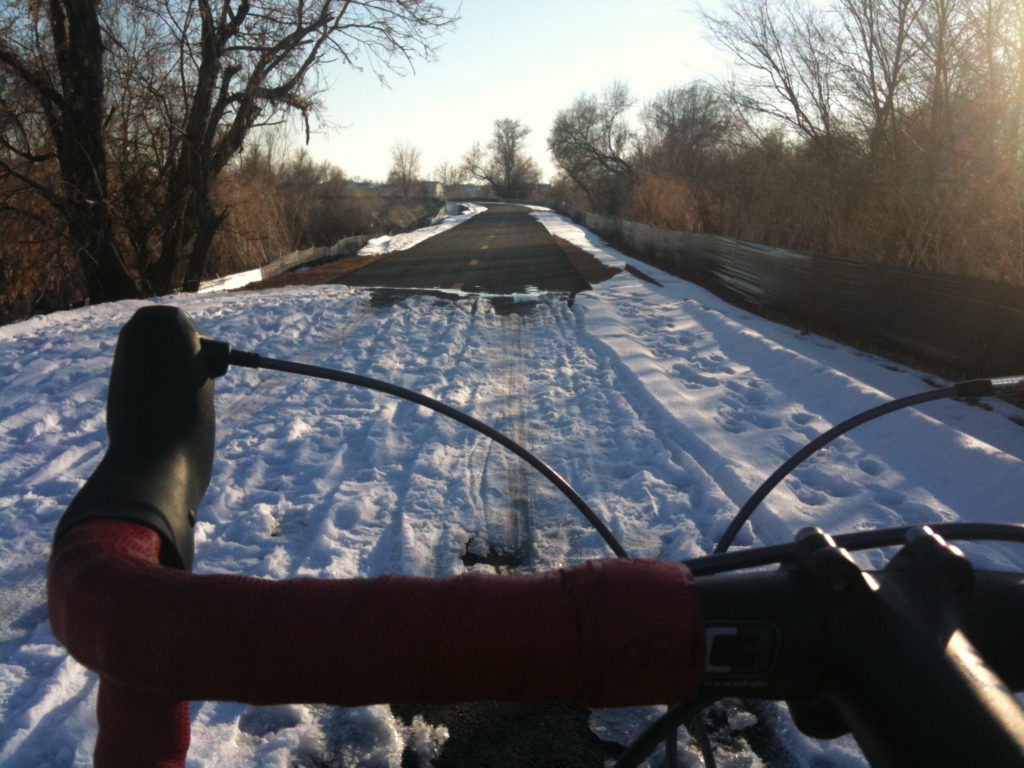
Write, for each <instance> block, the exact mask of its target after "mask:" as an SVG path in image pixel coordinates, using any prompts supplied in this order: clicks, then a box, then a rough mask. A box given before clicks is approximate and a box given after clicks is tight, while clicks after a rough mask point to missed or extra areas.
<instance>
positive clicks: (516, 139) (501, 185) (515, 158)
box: [462, 118, 540, 198]
mask: <svg viewBox="0 0 1024 768" xmlns="http://www.w3.org/2000/svg"><path fill="white" fill-rule="evenodd" d="M529 133H530V129H529V128H528V127H526V126H525V125H523V124H522V123H521V122H520V121H518V120H513V119H511V118H503V119H500V120H495V121H494V133H493V134H492V136H491V140H490V142H489V143H488V144H487V154H486V155H485V154H484V151H483V149H481V147H480V145H479V144H475V145H474V146H473V147H472V148H471V149H470V150H469V152H467V153H466V155H465V156H464V157H463V161H462V167H463V169H464V170H465V173H466V175H467V176H469V177H471V178H474V179H478V180H480V181H483V182H486V183H487V184H489V185H490V187H491V189H492V190H493V191H494V194H496V195H499V196H501V197H510V198H523V197H527V196H528V195H529V194H530V192H531V191H532V190H533V188H534V187H535V186H536V185H537V183H538V182H539V181H540V168H539V167H538V166H537V163H536V161H535V160H534V159H533V158H532V157H530V156H529V155H527V154H526V146H525V140H526V137H527V136H528V135H529Z"/></svg>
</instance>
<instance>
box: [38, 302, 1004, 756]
mask: <svg viewBox="0 0 1024 768" xmlns="http://www.w3.org/2000/svg"><path fill="white" fill-rule="evenodd" d="M179 315H180V316H179ZM138 316H139V318H141V319H133V321H134V322H133V323H130V325H131V326H132V328H131V329H130V330H129V329H128V326H126V330H124V331H123V332H122V336H121V339H120V340H119V345H118V352H117V353H116V356H115V366H114V371H113V372H112V385H111V390H110V401H109V403H108V419H109V420H110V423H111V426H112V427H115V428H117V429H113V428H112V430H111V446H112V448H113V447H116V446H114V443H115V438H120V433H119V432H118V431H117V430H118V429H120V428H121V427H120V425H121V424H122V422H124V423H129V422H131V424H134V423H135V422H134V421H132V420H131V419H127V417H125V416H124V414H129V415H133V414H135V411H134V410H131V409H126V408H125V403H123V402H121V401H122V400H127V401H128V403H129V404H133V405H137V406H138V408H137V409H136V410H139V412H140V413H142V412H146V413H149V412H150V411H153V409H154V408H157V407H158V406H160V403H158V402H157V401H158V400H160V399H161V398H163V397H165V396H166V397H168V398H170V399H174V400H176V402H177V406H178V407H177V410H175V411H174V418H173V419H170V418H169V417H168V418H165V419H164V420H163V421H156V422H152V423H150V422H145V423H144V424H143V422H141V421H140V422H139V423H140V424H143V426H146V427H147V428H150V429H152V428H154V427H153V425H154V424H155V425H156V428H159V429H160V430H162V431H164V432H166V433H167V435H169V437H168V441H169V442H170V443H171V444H173V445H174V446H175V448H174V451H172V452H171V453H170V454H168V453H167V452H166V451H164V452H159V451H158V452H155V453H154V454H153V456H152V457H149V456H143V457H142V458H141V459H140V458H139V457H137V456H135V455H134V454H133V453H132V452H131V451H127V450H125V451H122V453H125V454H126V456H125V457H121V458H119V459H118V460H119V461H120V462H121V464H123V465H124V467H127V468H128V469H129V470H131V472H128V470H124V471H121V470H118V471H119V472H120V474H118V473H117V472H114V470H109V468H108V470H109V471H107V472H106V475H109V477H107V476H106V475H104V476H103V477H100V478H99V480H97V479H96V478H90V481H89V483H87V486H86V488H85V489H83V491H82V492H81V493H80V495H79V497H78V498H77V499H76V501H75V502H73V503H72V506H71V507H69V509H68V511H67V512H66V513H65V516H64V518H62V521H61V524H60V527H59V529H58V532H57V538H60V537H61V536H62V535H63V534H64V533H66V531H68V530H69V529H70V528H71V527H73V526H77V525H78V524H79V523H82V522H88V521H90V520H96V519H120V520H128V521H131V522H138V523H141V524H142V525H144V526H147V527H150V528H152V529H153V530H155V531H156V532H157V533H158V534H160V536H161V537H162V539H163V541H164V547H165V549H167V550H168V551H169V552H170V555H171V556H169V557H168V558H167V560H168V562H169V563H170V564H172V565H173V564H176V565H177V566H178V567H184V568H185V569H186V570H187V569H188V567H189V565H190V562H191V552H192V549H191V527H192V524H193V523H194V516H193V513H194V509H195V504H196V503H197V498H194V497H196V496H201V494H202V491H203V490H204V489H205V487H206V482H208V480H209V470H208V464H209V461H211V460H212V453H211V452H212V419H213V414H212V383H211V380H212V379H213V378H215V377H217V376H220V375H223V374H224V373H225V371H226V369H227V366H228V364H229V362H236V363H238V361H237V359H232V358H231V356H230V354H231V350H230V348H228V347H227V345H225V344H223V343H222V342H210V341H209V340H207V339H204V338H203V337H201V336H200V335H199V332H198V329H197V328H196V327H195V325H194V324H193V323H191V321H190V320H188V319H187V318H186V317H185V316H184V315H183V314H182V313H179V312H178V311H177V310H173V309H172V308H169V307H161V308H158V309H154V308H150V309H149V310H148V311H147V310H146V309H143V310H140V311H139V313H138ZM168 339H170V340H171V341H173V342H174V343H173V344H170V343H168V344H166V345H165V342H166V341H167V340H168ZM162 345H165V346H166V349H167V350H170V351H167V352H166V354H165V353H164V352H163V351H162V352H161V353H160V354H155V353H154V348H156V349H160V348H161V346H162ZM140 360H144V361H145V362H139V361H140ZM243 364H244V363H243ZM179 369H180V370H179ZM318 370H319V369H318ZM197 371H199V373H197ZM168 372H170V373H171V374H180V375H178V378H174V377H173V376H171V377H168ZM299 372H301V371H299ZM136 374H138V375H136ZM200 374H201V375H200ZM179 379H180V382H181V383H176V382H179ZM1007 381H1008V382H1009V383H1008V384H1007V385H1006V386H1013V387H1017V388H1019V387H1020V386H1021V380H1020V379H1013V380H1007ZM169 382H170V383H169ZM356 383H358V382H356ZM115 384H116V385H117V386H116V387H115ZM169 387H170V388H172V389H173V390H174V391H173V392H170V393H169V394H168V388H169ZM179 390H181V391H179ZM125 393H127V394H125ZM399 394H401V393H399ZM402 396H404V395H402ZM431 402H433V401H431ZM140 409H141V410H140ZM133 418H135V417H134V415H133ZM140 418H141V417H140ZM126 419H127V421H126ZM179 421H180V422H181V423H182V424H186V425H193V426H190V427H189V428H188V429H185V428H184V427H180V425H179V423H178V422H179ZM164 422H166V423H164ZM142 428H143V427H138V428H136V427H134V426H133V427H132V430H134V431H130V432H129V431H126V430H123V429H122V430H121V431H124V432H125V434H126V435H127V437H123V438H120V439H121V440H122V442H125V443H132V444H134V443H135V442H139V441H143V442H144V441H145V435H141V434H139V435H137V434H136V432H138V431H139V429H142ZM168 456H169V457H170V458H168ZM114 458H118V457H116V456H115V457H114ZM104 461H105V462H106V461H108V459H106V458H105V460H104ZM140 462H142V463H140ZM113 463H116V462H113ZM118 466H120V465H118ZM136 466H142V467H144V468H146V471H147V472H149V473H150V474H152V475H153V476H154V477H156V476H157V475H159V476H160V477H163V476H164V475H166V476H167V477H178V476H179V475H178V474H174V472H179V474H180V467H185V468H187V470H188V472H187V473H186V475H185V476H187V477H192V478H193V479H194V482H192V483H191V486H195V487H194V488H192V490H190V491H189V493H188V494H187V495H183V494H180V493H178V494H175V493H171V492H170V491H168V490H167V488H164V487H163V486H162V485H160V484H159V483H156V484H153V483H141V482H137V479H136V478H135V477H134V474H132V473H133V472H134V471H135V470H133V469H132V468H133V467H136ZM103 467H104V465H103V464H101V467H100V469H99V470H98V471H97V472H98V474H100V475H102V474H103V473H102V471H101V470H103ZM168 467H169V469H168ZM126 473H127V474H132V476H131V477H128V476H127V475H126ZM161 473H162V474H161ZM188 473H191V474H188ZM164 485H174V483H170V484H168V483H164ZM150 486H153V487H155V488H156V490H152V489H151V487H150ZM191 486H190V487H191ZM111 489H113V490H111ZM172 490H173V489H172ZM108 496H110V497H111V498H113V497H115V496H116V497H117V498H116V499H114V501H116V502H117V503H118V504H121V502H123V497H126V496H127V497H129V498H130V499H131V500H132V503H133V504H134V507H133V508H132V509H131V510H129V511H128V512H125V511H124V510H123V509H121V510H120V511H117V510H113V507H111V503H110V501H109V500H108V498H107V497H108ZM179 497H181V498H179ZM118 500H120V501H118ZM85 502H89V503H88V504H86V503H85ZM76 504H77V505H78V507H76ZM118 509H120V507H119V508H118ZM112 510H113V511H112ZM154 521H155V522H154ZM951 530H952V528H951ZM957 530H960V529H956V530H954V533H955V532H956V531H957ZM992 530H994V531H995V535H990V536H988V537H989V538H1005V539H1016V540H1018V541H1020V540H1024V526H1002V527H1000V526H993V527H992V528H991V529H990V528H986V527H985V526H984V525H978V524H971V525H967V526H964V527H963V531H964V532H965V533H968V532H969V533H970V534H971V535H979V534H980V535H982V536H983V537H984V535H985V534H986V532H987V533H992ZM1007 531H1009V533H1006V532H1007ZM899 534H900V537H901V538H902V541H901V542H899V543H900V545H901V547H902V548H901V549H900V551H899V552H898V554H896V555H895V556H894V557H893V558H892V560H891V561H890V562H889V564H888V566H887V567H886V568H885V569H884V570H882V571H877V572H871V571H862V570H861V569H860V568H859V567H858V566H857V565H856V563H855V562H854V561H853V559H852V558H851V556H850V555H849V553H848V552H847V551H846V550H845V549H843V547H842V546H840V545H839V544H837V543H836V540H835V539H833V538H831V537H830V536H828V535H826V534H824V533H822V532H821V531H819V530H817V529H807V530H805V531H802V532H801V533H800V534H799V535H798V536H797V538H796V541H795V543H794V544H791V545H787V546H784V547H770V548H764V549H763V550H748V551H745V552H739V553H730V554H722V555H712V556H709V557H706V558H699V559H696V560H693V561H690V562H689V563H688V564H687V565H689V566H691V567H692V571H693V573H695V574H696V576H697V579H696V589H697V590H698V592H699V599H700V604H701V606H702V608H703V617H704V618H703V621H704V633H703V634H704V638H705V644H706V655H705V664H704V669H703V674H704V680H703V684H702V687H701V690H700V693H699V695H698V696H697V697H696V698H697V699H698V700H699V701H711V700H714V699H717V698H723V697H736V696H739V697H747V698H759V699H771V700H783V701H786V702H788V703H789V706H790V711H791V713H792V715H793V719H794V721H795V723H796V724H797V726H798V727H799V728H800V729H801V730H803V731H804V732H805V733H807V734H809V735H811V736H816V737H820V738H834V737H836V736H839V735H841V734H844V733H847V732H851V733H853V735H854V736H855V738H856V739H857V741H858V743H860V745H861V747H862V749H863V750H864V753H865V755H866V756H867V757H868V759H869V761H870V762H871V764H872V765H873V766H906V765H910V766H914V765H931V764H941V765H946V764H972V763H976V762H977V761H978V758H979V755H980V754H982V753H983V754H984V756H985V760H986V761H987V762H988V763H989V764H994V765H1024V710H1022V709H1021V707H1020V706H1019V705H1018V703H1017V702H1016V700H1015V699H1014V698H1013V696H1012V695H1011V693H1010V689H1012V690H1017V691H1019V690H1024V653H1022V650H1024V643H1022V641H1024V575H1022V574H1017V573H995V572H989V571H978V570H975V569H973V567H972V566H971V564H970V562H969V561H968V560H967V558H966V557H964V556H963V554H962V553H960V552H959V550H957V549H956V548H955V547H952V546H950V545H949V544H947V543H946V541H945V540H944V539H943V538H942V537H941V536H940V535H938V534H937V533H936V532H935V531H933V530H932V529H930V528H928V527H924V526H922V527H916V528H907V529H902V530H900V531H899ZM856 536H861V538H864V536H863V535H862V534H857V535H856ZM839 538H840V542H841V543H842V542H845V541H847V540H850V541H852V537H850V536H847V537H839ZM862 543H863V542H862ZM893 543H896V542H894V541H892V540H891V539H890V538H887V537H886V536H881V535H879V536H875V537H874V538H870V537H869V540H868V543H867V544H865V546H883V545H891V544H893ZM772 563H781V564H780V565H779V566H778V567H776V568H774V569H771V570H765V569H763V568H762V569H761V570H737V569H741V568H749V567H751V566H764V565H768V564H772ZM688 594H691V595H692V592H690V593H688ZM694 671H695V672H700V670H694ZM679 711H682V710H679ZM629 764H634V763H629Z"/></svg>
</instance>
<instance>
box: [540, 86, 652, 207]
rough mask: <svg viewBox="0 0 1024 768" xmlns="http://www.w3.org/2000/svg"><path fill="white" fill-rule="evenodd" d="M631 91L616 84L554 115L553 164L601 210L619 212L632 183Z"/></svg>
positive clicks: (549, 140)
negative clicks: (629, 116) (629, 120)
mask: <svg viewBox="0 0 1024 768" xmlns="http://www.w3.org/2000/svg"><path fill="white" fill-rule="evenodd" d="M632 106H633V99H632V97H631V96H630V93H629V88H628V87H627V86H626V84H625V83H622V82H615V83H613V84H612V85H611V86H609V87H608V88H607V89H606V90H605V91H604V93H602V94H601V95H600V96H588V95H586V94H584V95H581V96H579V97H578V98H577V99H576V101H575V102H574V103H573V105H572V106H571V107H569V108H568V109H564V110H562V111H560V112H559V113H558V115H557V116H556V117H555V122H554V125H553V126H552V128H551V133H550V134H549V135H548V149H549V150H550V151H551V156H552V157H553V158H554V160H555V164H556V165H557V166H558V167H559V168H560V169H561V170H562V171H563V172H564V173H565V175H566V176H568V177H569V178H570V179H571V180H572V182H573V183H574V184H576V185H577V186H578V187H579V188H580V189H582V190H583V191H584V193H586V195H587V197H588V198H589V199H590V201H591V204H592V205H594V206H595V207H596V208H597V209H599V210H601V211H602V212H607V213H613V212H615V211H617V210H618V209H619V208H620V207H621V205H622V203H623V201H624V199H625V197H626V196H627V195H628V193H629V188H630V186H631V184H632V179H633V173H634V168H633V163H632V161H631V159H630V157H629V155H630V154H631V150H632V145H633V144H634V143H635V138H636V137H635V135H634V133H633V131H632V130H631V128H630V127H629V124H628V123H627V119H626V118H627V113H628V111H629V109H630V108H631V107H632Z"/></svg>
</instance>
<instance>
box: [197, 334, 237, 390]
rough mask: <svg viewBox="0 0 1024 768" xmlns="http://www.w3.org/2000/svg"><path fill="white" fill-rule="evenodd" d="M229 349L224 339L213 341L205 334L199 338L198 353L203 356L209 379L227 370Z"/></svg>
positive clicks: (229, 355) (229, 358) (221, 374)
mask: <svg viewBox="0 0 1024 768" xmlns="http://www.w3.org/2000/svg"><path fill="white" fill-rule="evenodd" d="M231 351H232V350H231V345H230V344H228V343H227V342H226V341H214V340H213V339H208V338H206V337H205V336H204V337H201V338H200V339H199V355H200V357H202V358H203V362H204V363H205V364H206V370H207V372H208V373H209V374H210V378H211V379H216V378H217V377H218V376H223V375H224V374H225V373H227V372H228V363H229V362H230V360H231Z"/></svg>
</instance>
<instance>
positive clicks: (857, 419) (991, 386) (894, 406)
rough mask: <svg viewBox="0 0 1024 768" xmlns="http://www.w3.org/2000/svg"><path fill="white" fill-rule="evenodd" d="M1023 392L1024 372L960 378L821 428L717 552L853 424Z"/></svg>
mask: <svg viewBox="0 0 1024 768" xmlns="http://www.w3.org/2000/svg"><path fill="white" fill-rule="evenodd" d="M1022 393H1024V376H1007V377H1004V378H999V379H968V380H967V381H961V382H958V383H956V384H953V385H952V386H949V387H943V388H942V389H936V390H933V391H931V392H920V393H918V394H916V395H908V396H907V397H901V398H899V399H897V400H893V401H891V402H888V403H883V404H882V405H879V406H876V407H874V408H870V409H868V410H866V411H863V412H861V413H858V414H857V415H856V416H852V417H850V418H849V419H847V420H846V421H843V422H841V423H839V424H837V425H836V426H834V427H832V429H830V430H828V431H827V432H822V433H821V434H820V435H818V437H816V438H814V439H813V440H811V441H810V442H809V443H807V445H805V446H804V447H803V448H801V449H800V450H799V451H797V452H796V453H794V454H793V455H792V456H790V457H789V458H788V459H787V460H786V461H785V462H783V463H782V464H781V465H780V466H779V468H778V469H776V470H775V471H774V472H773V473H772V474H771V475H770V476H769V477H768V479H767V480H765V481H764V482H763V483H762V484H761V487H760V488H758V489H757V490H756V491H754V493H753V494H751V496H750V498H749V499H747V502H746V503H745V504H744V505H743V506H742V507H741V508H740V510H739V512H737V513H736V514H735V516H733V519H732V521H731V522H730V523H729V527H728V528H726V530H725V533H723V534H722V538H720V539H719V540H718V544H716V545H715V549H714V553H715V554H721V553H723V552H725V551H726V550H727V549H728V548H729V546H730V545H731V544H732V542H733V539H735V538H736V534H737V533H739V531H740V529H741V528H742V527H743V524H744V523H745V522H747V520H748V519H749V518H750V516H751V515H752V514H753V513H754V510H755V509H757V506H758V504H760V503H761V502H762V501H763V500H764V497H765V496H767V495H768V494H769V493H771V491H772V489H774V488H775V486H777V485H778V484H779V483H780V482H782V479H783V478H785V477H786V475H788V474H789V473H790V472H792V471H793V470H794V469H796V468H797V466H799V464H800V463H801V462H803V461H804V459H806V458H807V457H808V456H810V455H811V454H812V453H814V452H815V451H817V450H818V449H819V448H821V447H823V446H825V445H827V444H828V443H830V442H832V441H833V440H835V439H836V438H837V437H839V436H840V435H842V434H844V433H846V432H849V431H850V430H851V429H853V428H854V427H858V426H860V425H861V424H864V423H866V422H869V421H872V420H873V419H877V418H878V417H879V416H884V415H885V414H887V413H892V412H893V411H898V410H900V409H901V408H907V407H909V406H912V405H919V404H920V403H927V402H931V401H932V400H942V399H943V398H946V397H984V396H986V395H1003V396H1005V395H1014V394H1022Z"/></svg>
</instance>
